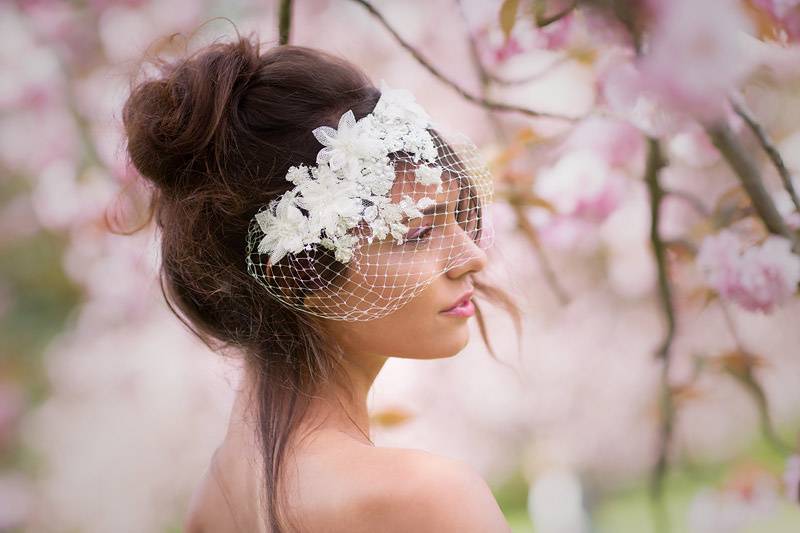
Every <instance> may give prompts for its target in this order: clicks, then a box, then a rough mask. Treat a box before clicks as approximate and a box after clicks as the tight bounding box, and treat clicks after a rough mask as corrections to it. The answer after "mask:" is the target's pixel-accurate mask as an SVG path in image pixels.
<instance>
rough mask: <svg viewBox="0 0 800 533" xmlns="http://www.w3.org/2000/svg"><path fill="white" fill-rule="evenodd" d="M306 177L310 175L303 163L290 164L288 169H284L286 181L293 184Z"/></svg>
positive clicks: (304, 179) (308, 177) (300, 181)
mask: <svg viewBox="0 0 800 533" xmlns="http://www.w3.org/2000/svg"><path fill="white" fill-rule="evenodd" d="M308 179H310V175H309V172H308V167H307V166H305V165H302V164H301V165H297V166H291V167H289V170H288V171H286V181H289V182H292V183H294V184H295V185H299V184H301V183H303V182H304V181H306V180H308Z"/></svg>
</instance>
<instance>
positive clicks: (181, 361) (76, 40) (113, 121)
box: [0, 0, 800, 533]
mask: <svg viewBox="0 0 800 533" xmlns="http://www.w3.org/2000/svg"><path fill="white" fill-rule="evenodd" d="M282 4H283V7H284V8H287V7H288V9H286V10H285V11H284V12H285V13H286V14H287V15H289V16H287V17H286V18H284V19H283V22H284V26H283V27H284V28H285V30H286V31H287V32H288V38H289V42H291V43H292V44H302V45H307V46H313V47H319V48H323V49H325V50H328V51H331V52H334V53H337V54H339V55H341V56H343V57H345V58H347V59H349V60H351V61H353V62H355V63H356V64H358V65H360V66H361V67H362V68H363V69H364V70H365V71H366V72H367V73H368V74H369V75H370V77H371V78H372V79H373V80H374V81H375V83H376V84H377V83H378V82H379V80H380V79H385V80H386V81H387V83H389V85H390V86H392V87H398V88H406V89H409V90H411V91H412V92H413V93H414V94H415V95H416V97H417V99H418V101H419V102H420V103H421V104H422V105H423V106H424V107H425V108H426V109H427V110H429V112H430V113H431V115H433V117H434V118H435V119H436V120H438V121H440V122H442V123H445V124H448V125H450V126H451V127H453V128H455V129H459V130H461V131H463V132H464V133H466V134H467V135H469V136H470V137H472V138H473V140H474V141H475V142H476V143H477V144H478V145H479V146H480V148H481V149H482V150H483V152H484V155H485V157H486V160H487V163H488V164H489V165H490V167H491V170H492V172H493V175H494V176H495V179H496V192H497V194H496V203H495V204H494V205H493V206H492V208H491V213H492V224H493V225H494V228H495V231H496V243H495V246H494V248H492V250H491V252H490V257H491V262H492V267H491V269H490V270H491V272H490V273H491V275H492V276H493V279H494V280H495V281H496V282H497V283H499V284H500V285H502V286H503V287H505V288H506V289H507V290H508V291H510V292H511V293H512V294H513V295H514V297H515V299H516V301H517V302H518V303H519V305H520V306H521V307H522V309H523V313H524V323H523V331H522V336H521V338H520V340H519V342H518V341H517V339H516V334H515V332H514V328H513V326H512V323H511V322H510V321H509V320H508V318H507V317H506V316H504V315H503V313H502V312H500V311H498V310H492V309H487V312H488V315H489V316H488V324H489V334H490V338H491V340H492V342H493V346H494V348H495V350H496V351H497V353H498V355H499V359H500V361H499V362H498V361H495V360H493V359H492V358H491V357H490V356H489V355H488V351H487V349H486V347H485V346H484V345H482V344H481V342H480V340H479V338H478V335H477V329H475V331H474V332H473V333H474V335H473V339H474V342H471V344H470V345H469V346H468V347H467V348H466V349H465V350H464V351H463V352H462V353H461V354H459V355H458V356H456V357H453V358H449V359H444V360H436V361H425V362H421V361H403V360H395V359H392V360H390V361H389V363H387V365H386V367H385V368H384V370H383V372H382V373H381V374H380V376H379V377H378V380H377V381H376V383H375V386H374V388H373V391H372V392H371V396H370V407H371V409H372V413H373V436H374V438H375V439H376V443H378V444H379V445H381V444H385V445H390V446H408V447H415V448H423V449H426V450H429V451H433V452H435V453H440V454H443V455H446V456H450V457H455V458H458V459H461V460H464V461H466V462H468V463H469V464H471V465H473V466H474V467H475V468H476V469H478V470H479V471H480V472H481V473H482V474H483V475H484V476H485V478H486V479H487V481H488V482H489V483H490V485H491V487H492V489H493V491H494V493H495V495H496V497H497V499H498V501H499V503H500V505H501V507H502V509H503V511H504V513H505V514H506V516H507V518H508V520H509V522H510V523H511V524H512V526H513V529H514V531H515V532H520V533H521V532H530V531H536V532H537V533H551V532H552V533H555V532H558V533H573V532H575V533H583V532H589V531H597V532H608V533H626V532H636V533H644V532H650V531H654V532H655V531H659V532H662V531H663V532H666V531H688V532H740V531H741V532H745V531H746V532H791V531H798V530H800V504H799V503H798V485H800V464H798V463H799V462H800V459H798V457H797V452H798V450H797V446H798V433H799V432H800V328H798V324H799V323H800V322H799V319H800V300H798V297H797V288H798V281H800V258H799V257H798V255H797V252H798V239H800V235H799V234H798V228H799V227H800V202H798V200H797V191H796V189H797V188H800V180H798V179H796V177H795V176H797V175H798V173H799V172H800V48H799V47H798V44H797V41H798V39H800V2H798V1H797V0H746V1H739V0H703V1H690V0H671V1H667V0H661V1H659V0H649V1H644V0H630V1H624V0H581V1H577V2H573V1H571V0H570V1H558V0H547V1H545V0H536V1H534V0H518V1H508V0H506V1H503V2H500V1H497V0H492V1H479V0H461V1H455V0H436V1H422V0H415V1H409V2H396V1H388V0H380V1H378V0H376V1H375V2H373V3H367V2H364V1H361V0H329V1H322V0H306V1H302V2H295V3H293V4H294V5H292V3H291V2H289V3H287V2H283V3H282ZM280 8H281V5H279V3H278V2H274V1H273V2H264V1H255V0H227V1H221V0H219V1H218V0H170V1H168V2H167V1H156V0H125V1H115V0H80V1H79V0H74V1H49V0H15V1H5V2H2V3H1V4H0V65H2V71H3V75H2V79H0V176H2V179H0V530H2V531H42V532H45V531H46V532H50V531H52V532H87V533H88V532H104V533H107V532H111V531H113V532H178V531H181V527H182V521H183V517H184V515H185V511H186V508H187V504H188V501H189V497H190V495H191V493H192V491H193V489H194V487H195V485H196V483H197V482H198V481H199V479H200V476H201V475H202V473H203V471H204V469H205V468H206V466H207V464H208V461H209V458H210V456H211V453H212V452H213V450H214V448H215V447H216V446H217V445H218V443H219V441H220V439H221V438H222V436H223V435H224V431H225V425H226V422H227V416H228V411H229V409H230V407H231V403H232V399H233V393H234V389H235V387H236V385H237V381H238V377H239V369H238V367H237V364H236V360H235V359H225V358H223V357H221V356H220V355H218V354H215V353H212V352H210V351H209V350H208V348H206V346H205V345H203V344H202V343H200V342H199V341H197V340H196V339H194V338H193V337H192V336H191V335H190V334H189V332H188V331H187V330H186V329H185V328H184V327H183V326H182V325H181V324H180V323H179V322H178V321H177V320H176V319H175V318H174V317H173V316H172V315H171V314H170V313H169V312H168V310H167V308H166V306H165V304H164V303H163V299H162V296H161V292H160V289H159V285H158V280H157V270H158V251H157V250H158V235H157V234H156V232H155V231H154V228H153V226H152V224H150V225H146V226H145V227H144V228H142V229H141V230H139V231H136V232H133V233H132V234H130V235H125V234H120V231H119V224H116V223H115V222H119V221H123V222H126V221H127V222H131V221H135V220H136V219H137V217H143V216H144V215H143V214H144V213H146V205H147V204H146V202H147V197H148V190H147V189H146V188H145V187H143V185H142V183H141V181H140V180H139V178H138V177H137V176H136V174H135V172H133V170H132V169H131V168H130V167H129V166H128V165H127V163H126V159H125V147H124V140H123V138H122V136H121V128H120V123H121V121H120V110H121V106H122V103H123V102H124V100H125V97H126V95H127V92H128V88H129V83H130V81H131V79H132V77H133V76H134V75H135V74H136V73H137V72H140V66H141V65H140V64H141V59H142V57H143V54H144V53H145V51H146V50H149V51H150V52H151V53H159V54H164V55H167V56H169V55H171V54H176V53H180V52H181V50H183V47H184V46H188V47H189V49H193V48H196V47H199V46H201V45H202V44H203V43H207V42H210V41H212V40H215V39H225V38H229V37H230V36H231V35H234V34H235V31H236V30H235V29H234V27H233V25H232V23H234V24H235V26H236V28H238V31H239V32H241V33H249V32H251V31H254V32H257V33H258V35H259V38H260V40H261V41H263V42H264V43H266V46H274V45H277V44H278V42H279V26H280V19H281V17H280V16H279V13H280ZM370 8H372V9H370ZM215 17H225V18H226V19H227V20H224V19H219V18H216V19H215ZM203 23H205V24H204V25H202V26H201V24H203ZM387 25H388V26H389V27H391V28H392V29H393V30H394V31H395V32H396V34H397V35H398V36H399V37H400V39H399V40H398V39H397V38H396V36H394V35H393V34H392V32H391V31H390V30H389V28H388V27H387ZM175 32H178V33H180V34H181V35H183V36H191V38H190V39H181V38H177V39H173V40H163V39H162V38H163V37H164V36H167V35H170V34H172V33H175ZM400 41H402V42H400ZM414 54H416V55H417V57H415V55H414ZM123 225H124V224H123ZM133 226H135V224H133ZM131 227H132V226H131ZM112 228H113V229H114V230H115V231H113V232H112V231H110V229H112ZM792 249H794V252H792Z"/></svg>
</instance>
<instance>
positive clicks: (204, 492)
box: [183, 452, 236, 533]
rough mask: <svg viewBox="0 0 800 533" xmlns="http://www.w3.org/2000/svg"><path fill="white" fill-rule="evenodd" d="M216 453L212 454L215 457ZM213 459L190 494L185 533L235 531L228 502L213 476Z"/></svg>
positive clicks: (184, 524) (185, 518) (233, 518)
mask: <svg viewBox="0 0 800 533" xmlns="http://www.w3.org/2000/svg"><path fill="white" fill-rule="evenodd" d="M216 455H217V452H215V453H214V457H216ZM214 460H215V459H214V458H212V460H211V463H210V464H209V466H208V467H207V468H206V471H205V472H204V474H203V476H202V478H201V479H200V482H199V483H198V485H197V486H196V488H195V490H194V493H193V494H192V497H191V500H190V502H189V507H188V509H187V512H186V515H185V517H184V522H183V531H184V532H185V533H206V532H210V531H215V532H216V531H219V532H221V533H224V532H226V531H230V532H231V533H233V531H236V529H235V526H236V520H235V517H234V516H233V513H232V510H231V506H230V501H229V500H228V498H226V495H225V493H224V490H223V488H222V487H221V486H220V481H219V479H218V478H217V476H215V475H214V465H215V463H214Z"/></svg>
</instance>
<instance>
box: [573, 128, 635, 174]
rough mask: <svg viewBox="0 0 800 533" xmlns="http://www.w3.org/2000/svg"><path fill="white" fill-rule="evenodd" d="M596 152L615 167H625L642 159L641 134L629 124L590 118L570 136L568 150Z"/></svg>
mask: <svg viewBox="0 0 800 533" xmlns="http://www.w3.org/2000/svg"><path fill="white" fill-rule="evenodd" d="M584 148H585V149H589V150H593V151H594V152H595V153H597V154H598V155H599V156H600V157H602V158H603V159H605V160H606V161H607V162H608V164H609V165H611V166H613V167H619V166H625V165H628V164H629V163H631V162H632V161H635V160H636V159H638V158H639V157H641V155H642V153H643V149H644V139H643V138H642V134H641V132H640V131H638V130H637V129H636V128H634V127H633V126H631V125H630V124H629V123H628V122H624V121H620V120H614V119H609V118H603V117H590V118H588V119H586V120H584V121H582V122H581V123H580V124H578V125H577V126H576V127H575V129H573V130H572V132H571V133H570V136H569V138H568V139H567V141H566V143H565V144H564V149H565V150H568V151H569V150H580V149H584Z"/></svg>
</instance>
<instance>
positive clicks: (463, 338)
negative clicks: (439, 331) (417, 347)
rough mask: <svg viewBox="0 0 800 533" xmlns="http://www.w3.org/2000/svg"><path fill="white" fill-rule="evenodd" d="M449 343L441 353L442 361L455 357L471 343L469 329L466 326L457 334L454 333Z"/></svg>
mask: <svg viewBox="0 0 800 533" xmlns="http://www.w3.org/2000/svg"><path fill="white" fill-rule="evenodd" d="M448 341H449V342H447V344H446V345H445V346H443V347H442V350H441V351H440V352H439V354H440V355H439V357H438V358H440V359H444V358H447V357H453V356H454V355H457V354H458V353H459V352H461V350H463V349H464V348H465V347H466V346H467V343H468V342H469V328H468V327H467V325H466V324H464V326H463V327H461V328H459V331H458V332H457V333H453V335H452V336H451V338H450V339H448Z"/></svg>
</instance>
